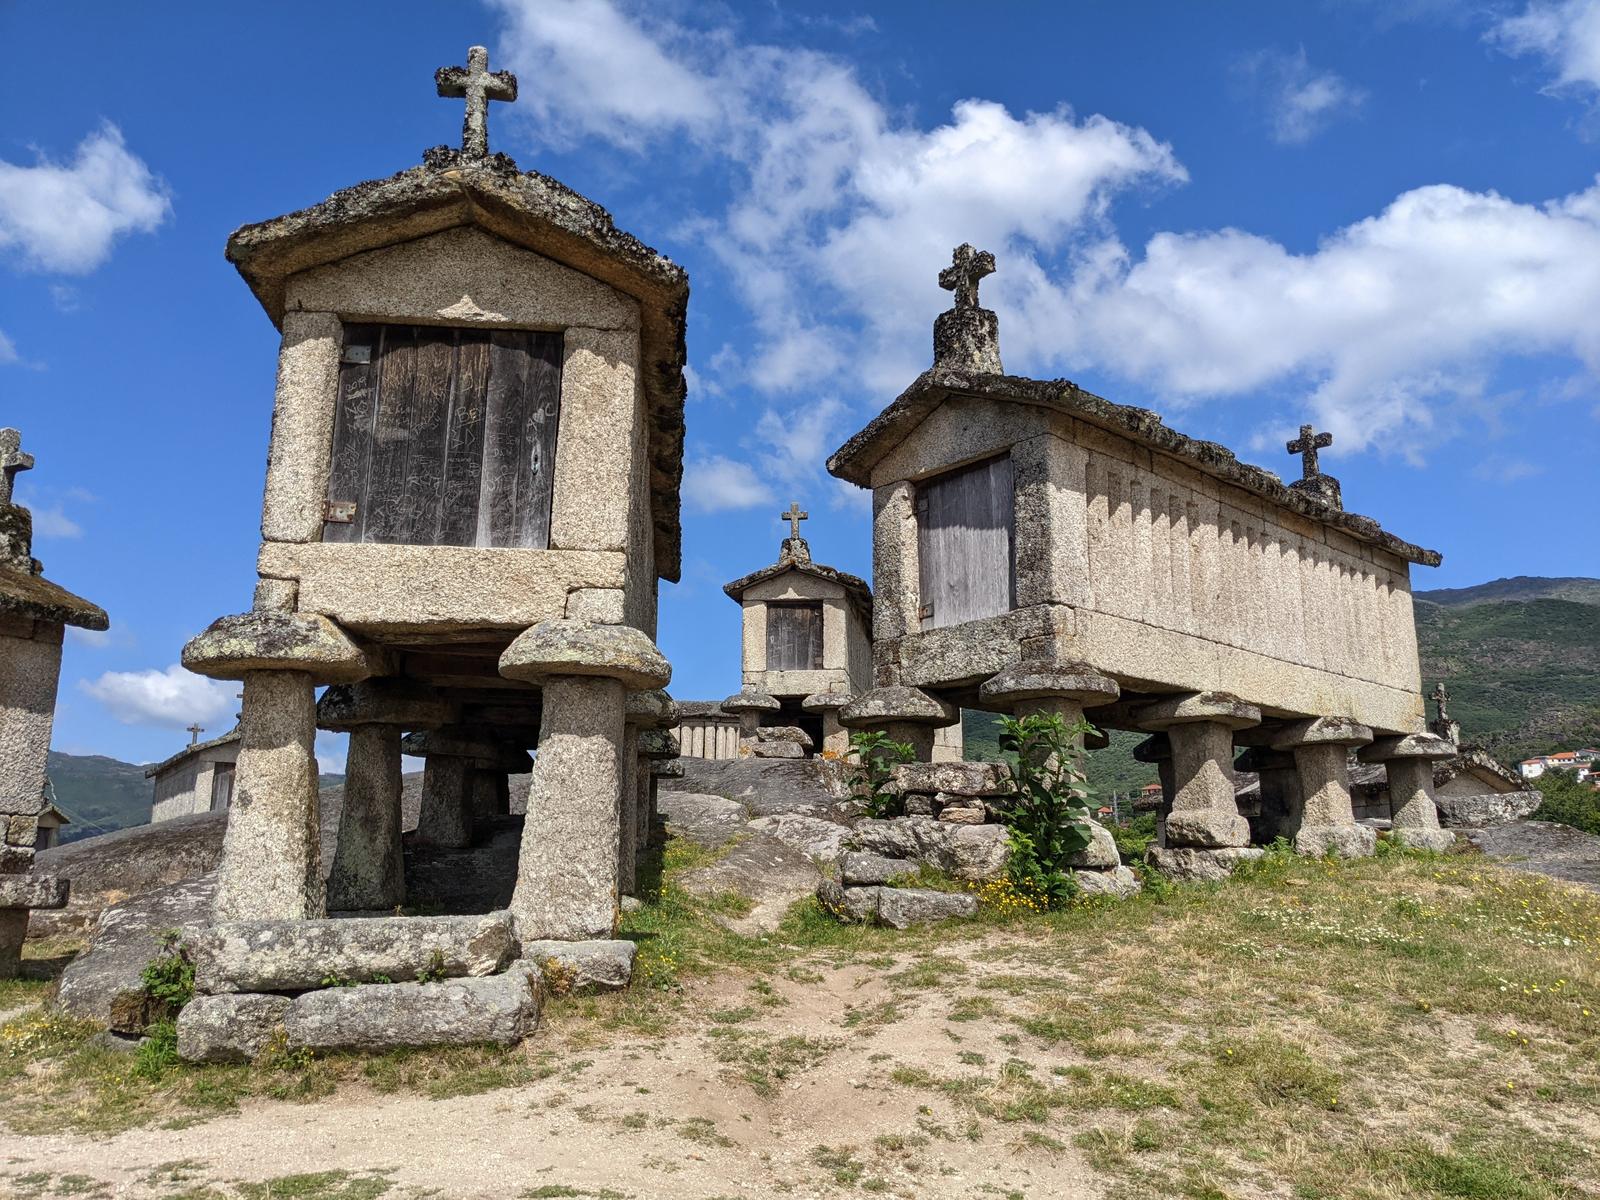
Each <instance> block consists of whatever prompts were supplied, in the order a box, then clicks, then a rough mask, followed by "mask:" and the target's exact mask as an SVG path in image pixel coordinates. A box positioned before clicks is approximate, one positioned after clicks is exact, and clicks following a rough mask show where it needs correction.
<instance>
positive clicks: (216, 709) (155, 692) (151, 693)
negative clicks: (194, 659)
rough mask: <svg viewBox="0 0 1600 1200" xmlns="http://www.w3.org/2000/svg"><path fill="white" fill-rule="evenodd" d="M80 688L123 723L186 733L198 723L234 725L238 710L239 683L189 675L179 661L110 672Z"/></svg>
mask: <svg viewBox="0 0 1600 1200" xmlns="http://www.w3.org/2000/svg"><path fill="white" fill-rule="evenodd" d="M78 686H79V687H80V688H82V689H83V690H84V691H85V692H87V693H88V694H89V695H90V696H92V697H94V698H95V699H96V700H98V701H100V703H101V704H103V705H105V706H106V708H107V709H108V710H110V712H111V715H112V716H113V717H115V718H116V719H117V720H119V721H121V722H122V723H123V724H124V725H159V726H165V727H168V728H172V729H182V728H183V727H184V726H185V725H189V724H192V723H194V722H196V721H198V722H200V723H201V724H202V725H204V724H207V723H211V722H217V721H230V722H231V720H232V719H233V714H234V713H236V712H237V711H238V706H239V701H238V699H237V698H236V694H237V692H238V690H239V687H238V685H237V684H233V683H223V682H220V681H218V680H214V679H206V678H204V677H203V676H200V675H194V674H191V673H190V672H188V671H185V670H184V669H183V668H182V667H181V666H179V665H178V664H177V663H173V664H172V665H171V666H170V667H167V668H166V669H164V670H157V669H156V668H154V667H150V668H147V669H146V670H143V671H107V672H105V673H104V674H102V675H101V676H100V677H99V678H98V679H85V680H82V681H80V682H79V684H78Z"/></svg>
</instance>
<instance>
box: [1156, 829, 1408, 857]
mask: <svg viewBox="0 0 1600 1200" xmlns="http://www.w3.org/2000/svg"><path fill="white" fill-rule="evenodd" d="M1169 828H1170V822H1169ZM1377 845H1378V834H1377V831H1376V830H1373V829H1369V828H1367V826H1365V825H1303V826H1301V828H1300V831H1299V832H1298V833H1296V834H1295V835H1294V848H1295V853H1297V854H1305V855H1309V856H1310V857H1312V858H1319V857H1321V856H1322V855H1324V854H1329V853H1332V854H1337V855H1338V856H1339V857H1340V858H1366V857H1367V856H1368V855H1370V854H1372V853H1373V852H1374V851H1375V850H1376V849H1377Z"/></svg>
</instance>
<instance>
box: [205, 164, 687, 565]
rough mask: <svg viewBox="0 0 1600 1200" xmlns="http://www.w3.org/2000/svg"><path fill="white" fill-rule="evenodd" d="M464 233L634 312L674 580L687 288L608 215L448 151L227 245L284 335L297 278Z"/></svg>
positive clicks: (665, 552) (509, 168)
mask: <svg viewBox="0 0 1600 1200" xmlns="http://www.w3.org/2000/svg"><path fill="white" fill-rule="evenodd" d="M462 226H475V227H477V228H478V229H481V230H483V231H484V232H486V233H488V234H491V235H493V236H494V237H496V238H499V239H500V240H502V241H504V242H507V243H510V244H511V245H513V246H520V247H522V248H524V249H527V250H531V251H534V252H535V253H536V254H538V255H540V256H542V257H543V258H545V259H548V260H550V261H551V262H553V263H556V264H559V265H560V266H562V267H565V268H570V269H571V270H572V271H574V272H576V273H578V274H579V275H582V276H587V277H588V278H590V279H593V280H597V281H599V282H600V283H602V284H605V285H607V286H608V287H609V288H611V289H613V290H614V291H616V292H619V293H622V294H623V295H624V296H628V297H631V298H632V299H633V300H634V301H636V302H637V304H638V318H637V319H638V325H639V330H640V367H641V370H640V376H641V379H642V381H643V384H644V389H645V396H646V400H647V404H648V408H649V413H650V421H649V427H650V439H651V443H650V466H651V481H650V487H651V497H652V518H653V523H654V527H655V537H656V550H657V571H658V573H659V574H660V576H661V577H662V578H664V579H667V580H676V579H677V578H678V577H679V571H680V563H681V541H682V534H681V526H680V515H679V514H680V509H679V495H678V492H679V486H680V484H681V482H682V478H683V404H684V391H685V385H684V377H683V367H684V355H685V349H684V323H685V318H686V312H687V307H688V299H689V279H688V274H687V273H686V272H685V271H684V270H683V268H682V267H680V266H678V265H677V264H676V263H674V262H673V261H672V260H671V259H669V258H667V257H665V256H664V255H661V254H658V253H657V252H656V251H654V250H652V249H651V248H650V247H648V246H646V245H645V244H644V243H643V242H641V241H639V240H638V239H637V238H635V237H633V236H632V235H631V234H627V233H624V232H623V231H621V230H619V229H618V228H617V227H616V225H615V224H614V223H613V222H612V219H611V216H610V214H609V213H607V212H606V210H605V209H603V208H601V207H600V206H599V205H598V204H595V203H594V202H593V201H590V200H587V199H585V198H584V197H582V196H580V195H578V193H576V192H574V191H572V190H571V189H570V188H568V187H566V186H564V185H563V184H561V183H559V182H557V181H556V180H554V179H551V178H549V177H548V176H545V175H541V174H539V173H537V172H532V171H529V172H523V171H518V170H517V167H516V164H515V163H514V162H512V160H511V159H509V158H507V157H505V156H504V155H498V154H497V155H492V156H490V157H487V158H483V159H469V158H465V157H463V156H462V155H461V154H460V153H459V152H457V151H453V150H449V149H445V148H442V147H441V148H439V149H435V150H430V151H428V152H427V154H426V155H425V156H424V161H423V165H421V166H419V167H412V168H411V169H409V170H406V171H401V172H400V173H399V174H397V175H394V176H391V177H390V178H388V179H379V180H371V181H369V182H366V183H361V184H357V185H355V186H354V187H350V188H345V189H343V190H342V191H339V192H335V193H334V194H333V195H332V196H330V197H328V199H326V200H324V201H323V202H322V203H320V204H317V205H314V206H312V207H311V208H305V209H301V210H299V211H298V212H292V213H288V214H286V215H284V216H281V217H275V218H273V219H272V220H269V221H263V222H260V223H258V224H254V225H246V226H243V227H242V228H240V229H238V230H236V231H235V232H234V234H233V236H232V237H230V238H229V239H228V246H227V256H228V260H229V261H230V262H232V263H233V264H234V266H235V267H237V268H238V270H239V273H240V274H241V275H242V276H244V279H245V281H246V282H247V283H248V284H249V285H250V288H251V290H252V291H253V292H254V293H255V295H256V298H257V299H258V300H259V301H260V302H261V305H262V307H263V308H264V309H266V311H267V315H268V316H269V317H271V318H272V321H273V323H274V324H276V325H280V326H281V324H282V321H283V315H284V311H285V309H286V307H287V306H288V301H289V291H290V286H289V280H290V278H291V277H292V276H296V275H300V274H301V273H302V272H307V271H313V270H315V269H316V268H319V267H325V266H328V265H329V264H332V263H337V262H341V261H343V260H346V259H349V258H351V257H352V256H355V255H362V254H366V253H368V252H370V251H375V250H383V249H385V248H387V247H392V246H397V245H399V244H401V243H405V242H412V241H415V240H417V239H420V238H425V237H428V236H429V235H430V234H437V233H441V232H443V231H445V230H453V229H456V228H458V227H462ZM477 307H479V308H481V305H480V306H477ZM441 319H446V320H448V319H449V318H448V317H442V318H441ZM468 319H471V318H470V317H468ZM625 323H630V324H631V322H625Z"/></svg>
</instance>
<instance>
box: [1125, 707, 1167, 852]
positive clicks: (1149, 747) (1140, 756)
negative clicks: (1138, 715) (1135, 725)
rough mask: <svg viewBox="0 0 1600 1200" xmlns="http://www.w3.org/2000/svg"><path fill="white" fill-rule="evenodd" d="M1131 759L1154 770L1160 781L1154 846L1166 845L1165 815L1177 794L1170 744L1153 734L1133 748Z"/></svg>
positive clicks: (1161, 734) (1163, 738) (1164, 737)
mask: <svg viewBox="0 0 1600 1200" xmlns="http://www.w3.org/2000/svg"><path fill="white" fill-rule="evenodd" d="M1133 757H1134V758H1135V759H1137V760H1138V761H1139V762H1142V763H1151V764H1153V765H1154V766H1155V768H1156V777H1157V778H1158V779H1159V780H1160V781H1161V811H1160V812H1158V813H1157V814H1156V839H1155V843H1154V844H1155V845H1157V846H1165V845H1166V844H1167V814H1168V813H1170V812H1171V811H1172V800H1173V797H1174V796H1175V795H1176V794H1177V791H1178V786H1177V782H1176V781H1175V780H1174V778H1173V773H1172V742H1171V740H1170V739H1169V738H1168V737H1167V735H1166V734H1164V733H1154V734H1151V735H1150V736H1149V737H1147V738H1145V740H1144V741H1142V742H1140V743H1139V744H1138V745H1137V746H1135V747H1134V748H1133Z"/></svg>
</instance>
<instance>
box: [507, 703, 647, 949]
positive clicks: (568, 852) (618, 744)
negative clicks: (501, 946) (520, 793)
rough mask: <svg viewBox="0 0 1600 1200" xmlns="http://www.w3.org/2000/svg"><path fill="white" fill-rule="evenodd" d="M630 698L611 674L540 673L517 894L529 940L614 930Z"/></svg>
mask: <svg viewBox="0 0 1600 1200" xmlns="http://www.w3.org/2000/svg"><path fill="white" fill-rule="evenodd" d="M624 701H625V692H624V689H623V685H622V683H620V682H618V681H617V680H615V679H608V678H604V677H596V676H560V675H556V676H551V677H549V678H547V679H546V680H545V681H544V716H543V722H542V724H541V726H540V733H539V757H538V759H537V760H536V761H535V763H534V767H533V780H532V784H531V786H530V787H529V789H528V814H527V821H526V825H525V827H524V832H523V835H522V852H521V857H520V859H519V862H518V867H517V886H516V891H515V892H514V893H513V895H512V898H511V912H512V915H513V916H514V917H515V918H516V922H517V932H518V936H519V937H521V938H522V939H523V940H531V939H553V940H559V941H582V940H585V939H590V938H610V937H611V935H612V934H613V933H614V932H615V930H616V921H617V867H618V861H619V860H618V840H619V838H618V819H619V810H620V803H619V800H620V795H621V788H622V774H623V766H622V756H623V745H622V738H623V725H624V721H623V705H624Z"/></svg>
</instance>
